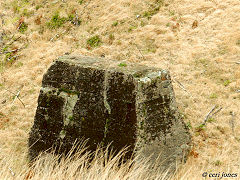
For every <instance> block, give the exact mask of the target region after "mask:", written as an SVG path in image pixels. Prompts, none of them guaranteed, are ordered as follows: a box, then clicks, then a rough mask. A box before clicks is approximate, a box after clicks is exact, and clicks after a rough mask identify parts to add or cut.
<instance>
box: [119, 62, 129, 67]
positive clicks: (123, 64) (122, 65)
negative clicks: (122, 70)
mask: <svg viewBox="0 0 240 180" xmlns="http://www.w3.org/2000/svg"><path fill="white" fill-rule="evenodd" d="M118 66H119V67H127V64H126V63H120V64H118Z"/></svg>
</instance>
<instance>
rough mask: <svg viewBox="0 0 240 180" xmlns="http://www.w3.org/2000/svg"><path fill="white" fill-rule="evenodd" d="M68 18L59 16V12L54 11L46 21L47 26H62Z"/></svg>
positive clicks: (52, 27) (51, 27) (54, 27)
mask: <svg viewBox="0 0 240 180" xmlns="http://www.w3.org/2000/svg"><path fill="white" fill-rule="evenodd" d="M67 20H68V19H67V18H65V17H60V16H59V13H55V15H53V17H52V19H51V20H50V21H49V22H47V27H48V28H50V29H57V28H60V27H61V26H63V24H64V23H65V22H66V21H67Z"/></svg>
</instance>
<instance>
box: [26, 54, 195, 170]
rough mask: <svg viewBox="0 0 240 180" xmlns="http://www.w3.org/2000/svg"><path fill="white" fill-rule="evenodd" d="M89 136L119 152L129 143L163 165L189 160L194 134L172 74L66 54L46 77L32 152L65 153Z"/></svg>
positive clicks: (93, 145)
mask: <svg viewBox="0 0 240 180" xmlns="http://www.w3.org/2000/svg"><path fill="white" fill-rule="evenodd" d="M81 138H85V139H89V141H88V144H87V145H88V146H89V150H95V149H96V147H97V146H98V145H99V144H102V145H107V144H108V143H112V144H111V146H112V147H113V148H114V149H115V150H117V151H119V150H120V149H122V148H123V147H125V146H129V147H130V148H129V150H130V151H129V154H127V156H130V155H131V154H132V152H134V151H135V152H136V153H139V154H140V157H149V156H151V160H152V161H153V162H154V160H155V158H156V157H157V156H158V155H159V154H160V153H161V156H160V157H161V159H162V160H164V162H163V164H162V167H163V168H167V167H169V166H170V165H173V167H174V164H176V161H177V160H178V159H179V160H180V159H181V160H182V159H184V158H186V155H187V153H188V151H189V144H190V142H191V138H190V135H189V132H188V130H187V128H186V126H185V124H184V123H183V121H182V120H181V118H180V116H179V114H178V112H177V109H176V104H175V97H174V92H173V88H172V84H171V79H170V75H169V72H168V71H166V70H159V69H154V68H149V67H146V66H141V65H136V64H129V63H128V64H127V66H125V65H119V62H116V61H110V60H106V59H101V58H90V57H81V56H62V57H60V58H59V59H58V60H56V61H55V62H54V63H53V64H52V65H51V67H50V68H49V69H48V71H47V73H46V74H45V75H44V77H43V81H42V88H41V91H40V95H39V98H38V107H37V110H36V115H35V120H34V125H33V127H32V129H31V132H30V137H29V156H30V158H31V159H33V158H35V157H36V156H37V155H38V154H39V152H41V151H45V150H47V149H49V148H51V147H55V148H57V150H58V152H59V153H63V152H67V151H68V150H69V149H70V148H71V147H72V145H73V143H74V142H75V141H76V140H80V139H81Z"/></svg>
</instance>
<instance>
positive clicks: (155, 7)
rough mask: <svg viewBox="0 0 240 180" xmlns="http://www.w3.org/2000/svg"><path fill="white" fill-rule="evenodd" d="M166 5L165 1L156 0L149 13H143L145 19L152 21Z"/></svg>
mask: <svg viewBox="0 0 240 180" xmlns="http://www.w3.org/2000/svg"><path fill="white" fill-rule="evenodd" d="M163 5H164V0H156V1H155V3H154V4H151V5H150V8H149V9H148V11H145V12H144V13H143V17H145V18H147V19H151V18H152V16H153V15H155V14H157V13H158V12H159V10H160V8H161V7H162V6H163Z"/></svg>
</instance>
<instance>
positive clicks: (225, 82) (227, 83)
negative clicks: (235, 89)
mask: <svg viewBox="0 0 240 180" xmlns="http://www.w3.org/2000/svg"><path fill="white" fill-rule="evenodd" d="M230 83H231V81H230V80H229V79H227V80H225V81H224V82H223V85H224V86H225V87H226V86H228V85H229V84H230Z"/></svg>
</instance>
